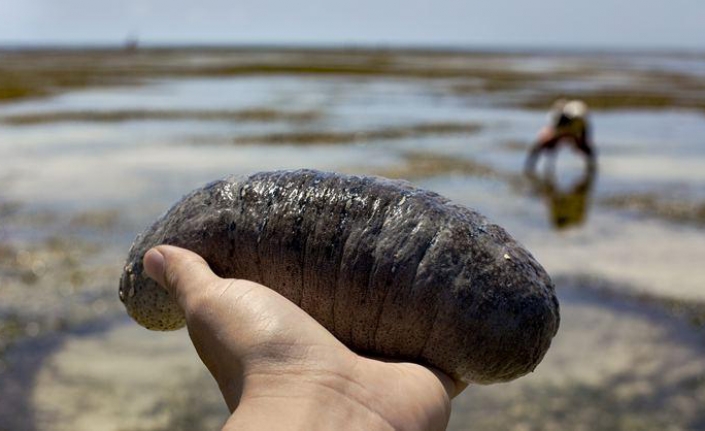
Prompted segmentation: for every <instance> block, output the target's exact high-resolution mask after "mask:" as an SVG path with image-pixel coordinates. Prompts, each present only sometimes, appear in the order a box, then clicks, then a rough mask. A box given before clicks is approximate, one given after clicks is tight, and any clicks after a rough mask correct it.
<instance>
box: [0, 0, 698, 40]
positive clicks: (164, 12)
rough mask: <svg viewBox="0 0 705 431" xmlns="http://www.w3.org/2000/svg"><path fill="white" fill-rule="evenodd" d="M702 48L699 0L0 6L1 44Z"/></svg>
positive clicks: (36, 2)
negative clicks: (133, 38)
mask: <svg viewBox="0 0 705 431" xmlns="http://www.w3.org/2000/svg"><path fill="white" fill-rule="evenodd" d="M131 34H134V35H137V36H138V37H139V39H140V41H142V42H144V43H157V44H161V43H196V44H204V43H225V44H230V43H235V44H242V43H245V44H248V43H275V44H298V43H304V44H326V45H330V44H333V45H337V44H348V45H362V44H365V45H367V44H376V45H400V44H401V45H419V44H420V45H451V46H461V47H463V46H465V47H473V46H480V47H482V46H489V47H492V46H508V47H512V46H516V47H536V46H539V47H541V46H547V47H586V48H591V47H592V48H605V47H621V48H675V49H698V50H705V0H668V1H666V0H664V1H657V0H584V1H582V2H577V1H571V0H562V1H559V0H545V1H533V2H532V1H528V0H485V1H482V2H477V1H471V0H465V1H461V0H436V1H431V0H354V1H347V2H338V1H333V0H298V1H282V0H279V1H275V0H197V1H185V0H121V1H117V0H111V1H106V0H104V1H100V0H0V43H2V44H8V43H12V44H16V43H52V44H64V43H81V44H85V43H99V44H103V43H120V42H122V41H124V40H125V39H126V38H127V36H128V35H131Z"/></svg>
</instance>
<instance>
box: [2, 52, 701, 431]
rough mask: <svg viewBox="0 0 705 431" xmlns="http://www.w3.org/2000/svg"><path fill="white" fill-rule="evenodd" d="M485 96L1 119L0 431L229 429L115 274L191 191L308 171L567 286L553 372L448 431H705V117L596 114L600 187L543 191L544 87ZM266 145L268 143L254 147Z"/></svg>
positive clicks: (563, 170) (40, 103)
mask: <svg viewBox="0 0 705 431" xmlns="http://www.w3.org/2000/svg"><path fill="white" fill-rule="evenodd" d="M194 55H195V54H194ZM407 56H408V57H409V58H407V59H406V61H408V62H413V61H417V62H424V61H428V59H427V58H425V57H423V56H420V57H419V58H414V55H413V54H407ZM459 57H460V58H459V59H458V58H455V60H454V61H456V62H459V63H462V62H467V63H469V64H470V63H472V64H475V63H473V62H476V63H477V62H478V61H479V60H477V59H463V58H462V55H460V56H459ZM449 63H450V60H448V61H447V62H446V63H444V64H446V65H447V64H449ZM615 64H616V65H617V66H615ZM691 64H697V67H695V69H694V70H695V72H693V73H692V74H693V75H695V76H699V72H697V70H700V69H698V67H700V68H702V66H703V64H705V60H703V59H700V60H698V59H697V58H688V59H687V60H684V59H678V58H671V57H661V56H653V57H648V56H643V55H639V56H633V57H628V56H627V57H626V58H622V57H611V56H600V55H595V56H587V57H586V56H582V57H578V58H573V57H561V58H555V57H552V56H542V55H534V56H523V57H518V58H517V57H515V56H511V55H507V56H506V58H503V57H502V56H498V57H496V58H494V59H493V60H492V61H487V62H485V63H481V65H482V66H483V67H484V69H486V70H490V71H491V70H493V68H495V69H497V70H500V71H501V70H502V69H503V68H507V67H513V68H516V69H521V70H525V71H530V72H532V73H537V74H551V73H558V72H560V71H565V70H573V71H576V70H577V71H580V70H581V69H582V68H585V67H590V68H593V69H595V68H597V70H598V71H599V72H600V73H599V74H597V75H598V76H599V78H595V79H593V80H590V79H588V78H585V77H579V78H573V79H575V80H576V82H578V83H581V84H580V85H576V87H579V88H581V89H582V88H598V87H599V86H600V85H602V84H604V82H605V81H604V77H605V76H607V75H610V74H612V75H619V76H620V78H619V80H626V81H627V82H628V81H629V80H628V78H629V77H632V78H633V80H634V81H635V82H637V83H638V79H637V78H638V76H641V75H638V76H637V75H634V74H636V73H639V74H641V73H642V72H643V71H644V70H647V71H648V70H659V71H663V70H666V71H668V72H672V73H675V72H679V71H681V69H683V68H689V66H690V65H691ZM619 65H621V68H619V67H618V66H619ZM600 67H602V69H600ZM625 77H626V78H625ZM472 79H473V78H472V77H470V76H469V77H467V78H466V79H464V78H458V77H452V78H444V79H419V78H414V79H407V78H403V79H402V78H399V77H396V78H395V77H389V76H385V77H374V76H372V77H360V76H357V77H352V76H346V75H340V76H325V77H323V76H315V75H309V76H299V75H297V76H293V75H275V76H234V77H233V76H231V77H218V78H204V77H189V78H183V79H174V78H168V77H164V78H162V79H159V78H151V79H150V80H149V81H147V82H143V83H142V85H139V86H131V87H120V88H114V87H101V88H97V87H89V88H85V89H81V90H76V91H68V92H64V93H61V94H58V95H56V96H54V97H50V98H37V99H28V100H20V101H15V102H12V103H5V104H3V105H0V246H2V247H0V261H1V262H2V265H1V266H0V323H2V326H0V329H2V330H1V331H0V337H1V338H2V339H0V401H2V402H0V430H3V431H7V430H20V431H21V430H35V429H36V430H63V429H67V430H68V429H71V430H82V429H86V430H88V429H90V430H102V429H105V430H123V431H124V430H159V429H198V428H214V427H215V426H216V425H213V424H214V423H215V424H217V423H218V421H221V420H222V419H223V417H224V415H225V414H226V412H225V410H224V406H223V405H222V403H221V401H220V399H219V396H218V392H217V389H215V387H214V386H213V384H212V382H210V380H209V379H208V377H207V375H205V374H204V373H203V369H202V367H201V365H200V364H199V362H198V360H197V358H196V357H195V354H194V352H193V349H192V347H190V345H189V342H188V339H187V337H186V334H185V332H183V331H180V332H177V333H173V334H169V335H164V334H160V333H152V332H149V331H146V330H142V329H141V328H139V327H137V326H136V325H135V324H134V323H132V322H131V321H129V320H128V319H126V318H125V317H124V311H123V310H122V305H121V304H120V303H119V301H118V299H117V294H116V291H117V278H118V277H119V273H120V270H121V265H122V262H123V259H124V258H125V255H126V253H127V249H128V248H129V245H130V242H131V240H132V239H133V238H134V236H135V235H136V234H137V233H138V232H139V231H141V230H142V229H143V228H144V227H145V226H146V225H148V224H149V223H150V222H151V220H153V219H154V218H155V217H157V216H158V215H159V214H161V213H162V212H163V211H164V210H166V209H167V208H168V206H169V205H170V204H171V203H173V202H174V201H175V200H177V199H178V198H179V197H180V196H182V195H183V194H184V193H186V192H188V191H190V190H191V189H193V188H195V187H198V186H201V185H203V184H204V183H206V182H209V181H211V180H213V179H215V178H219V177H222V176H225V175H227V174H233V173H234V174H239V173H250V172H254V171H259V170H270V169H292V168H299V167H307V168H317V169H324V170H337V171H342V172H347V173H361V174H382V175H389V176H395V177H401V178H407V179H409V180H410V181H412V182H414V183H415V184H417V185H419V186H422V187H425V188H429V189H432V190H434V191H437V192H439V193H441V194H444V195H446V196H448V197H450V198H452V199H453V200H455V201H457V202H459V203H462V204H465V205H468V206H470V207H473V208H476V209H478V210H479V211H480V212H482V213H484V214H485V215H487V216H488V217H489V218H490V219H492V220H493V221H495V222H497V223H498V224H500V225H502V226H505V227H506V228H507V229H508V230H509V231H510V232H511V233H512V235H514V236H515V237H516V238H517V239H518V240H520V241H521V242H522V243H524V244H525V245H526V246H527V247H528V248H529V249H530V250H531V251H532V253H533V254H534V255H535V256H536V257H537V258H538V260H539V261H540V262H541V263H542V264H543V265H545V267H546V268H547V269H548V271H549V272H550V273H551V274H552V276H553V277H554V278H556V280H557V284H558V289H559V296H560V299H561V304H562V318H563V325H562V328H561V331H560V332H559V336H558V337H557V338H556V341H555V343H554V346H553V347H552V348H551V350H550V351H549V354H548V355H547V357H546V360H545V362H544V363H543V364H542V365H540V366H539V368H538V371H537V372H536V373H535V374H533V375H531V376H528V377H525V378H522V379H520V380H518V381H517V382H512V383H509V384H506V385H501V386H494V387H488V388H470V389H468V390H467V391H466V393H464V394H463V395H461V396H460V397H459V398H458V399H457V400H455V401H454V413H453V416H452V419H451V426H450V429H453V430H465V429H468V430H469V429H473V430H476V429H487V430H491V429H517V430H532V429H614V430H622V429H624V430H627V429H629V430H631V429H639V430H641V429H674V430H680V429H683V430H686V429H705V414H704V413H703V412H702V411H701V409H699V408H698V407H697V406H698V405H702V401H703V400H705V384H703V382H705V369H703V364H705V362H704V361H703V359H705V356H704V353H705V352H703V347H702V346H703V345H705V344H704V343H703V342H704V341H705V334H704V333H703V328H702V322H705V318H703V317H702V316H705V307H703V306H702V304H705V289H703V288H702V286H705V267H703V265H702V260H703V257H704V256H705V229H704V228H705V215H700V213H698V208H699V206H700V205H704V204H703V203H704V202H705V142H704V141H703V137H704V136H705V115H704V114H703V112H702V111H698V110H686V109H682V108H679V109H647V110H644V109H639V110H637V109H630V110H610V111H595V112H593V113H592V118H593V120H594V129H595V136H596V142H597V146H598V151H599V162H600V163H599V170H598V173H597V175H596V176H595V177H592V178H584V177H583V175H582V164H583V162H582V160H580V159H579V158H577V156H575V155H574V154H572V153H570V152H569V151H565V152H561V153H560V154H559V158H558V162H557V163H558V164H557V167H556V171H557V174H556V177H555V178H551V177H547V178H545V179H544V180H543V181H539V182H534V183H532V182H531V181H529V180H528V179H527V178H525V177H524V176H523V175H522V173H521V172H522V166H523V161H524V157H525V154H526V151H527V149H528V148H529V145H530V144H531V141H532V139H533V138H534V136H535V134H536V132H537V131H538V129H539V128H540V127H541V126H542V125H543V123H544V122H545V121H546V114H545V112H544V111H538V110H526V109H523V108H520V107H517V106H518V105H517V106H512V105H511V103H510V104H508V103H507V102H508V101H510V102H511V101H521V100H522V97H524V95H525V94H530V93H532V92H535V91H537V90H536V88H534V87H532V84H531V83H525V84H522V85H523V86H522V85H520V86H519V87H518V88H511V89H507V90H502V91H498V92H478V93H473V94H468V93H458V92H455V91H452V88H453V87H454V86H456V85H458V83H459V82H461V83H463V82H465V81H466V80H467V81H468V82H470V81H472ZM619 80H612V81H610V82H611V85H614V83H615V82H616V81H619ZM465 83H467V82H465ZM541 85H542V86H543V87H545V86H549V87H550V86H551V85H552V84H551V83H550V82H548V83H547V82H543V83H542V84H541ZM571 85H572V84H571ZM561 86H566V83H565V81H556V83H555V87H556V88H559V89H561V91H564V90H565V89H564V88H562V87H561ZM633 90H634V91H638V86H636V87H635V88H634V89H633ZM542 91H543V90H542ZM247 110H249V111H248V112H250V113H251V112H253V111H256V110H259V111H258V112H260V113H261V112H262V111H263V110H266V111H267V112H269V113H270V114H271V113H272V112H274V113H276V115H269V114H268V115H249V116H245V115H243V112H244V111H247ZM175 111H179V112H181V114H179V115H180V116H179V117H178V119H174V117H173V116H172V117H169V115H172V114H169V112H175ZM87 112H101V113H104V114H105V115H103V116H98V117H96V116H93V117H91V116H89V115H84V117H82V116H81V113H87ZM164 112H166V113H167V114H164ZM184 112H186V114H184ZM188 112H211V113H217V114H218V115H216V116H215V117H208V116H197V115H194V118H188ZM302 112H304V113H311V115H306V116H304V117H292V116H291V115H288V114H291V113H302ZM67 113H68V114H71V115H69V116H67V115H66V114H67ZM126 113H127V114H129V115H126ZM135 113H136V114H135ZM150 113H151V114H150ZM155 113H157V114H155ZM231 114H232V115H235V117H236V118H237V120H233V119H229V118H228V115H231ZM62 115H63V117H62ZM150 115H151V116H150ZM23 116H24V117H23ZM28 116H33V118H31V121H29V120H28V118H29V117H28ZM142 117H144V118H142ZM22 118H24V120H23V121H25V122H24V123H23V122H22V121H18V119H22ZM62 118H63V119H62ZM67 118H68V119H67ZM116 118H117V119H119V120H116ZM170 118H171V119H170ZM294 118H296V119H294ZM419 125H422V126H425V127H426V129H423V128H419ZM459 125H477V130H475V129H472V128H465V129H463V128H460V127H458V126H459ZM390 130H393V131H394V132H393V133H390V132H389V131H390ZM420 130H421V131H423V133H421V132H420ZM324 134H325V139H322V138H321V136H324ZM272 136H274V137H275V138H276V139H270V138H272ZM294 136H298V137H297V138H296V139H294ZM301 136H308V137H311V141H310V142H306V141H305V139H302V138H300V137H301ZM340 136H345V139H342V141H341V142H335V139H339V138H340ZM350 136H353V137H354V139H353V138H350ZM336 137H338V138H336ZM255 138H256V139H255ZM253 139H255V140H256V141H257V142H265V141H266V142H269V141H271V142H272V143H271V144H270V143H268V144H266V145H265V144H259V145H256V144H243V143H242V142H247V141H248V140H249V141H250V142H252V141H253ZM287 139H289V141H287ZM645 195H646V196H647V197H648V198H649V199H650V200H649V201H648V202H650V204H649V205H643V204H642V205H637V204H638V203H639V202H643V201H644V199H645V198H644V196H645ZM634 202H636V203H637V204H634ZM703 208H705V206H703ZM704 214H705V213H704ZM674 304H675V305H674ZM683 310H687V313H686V312H684V311H683ZM699 313H702V314H699ZM698 319H703V320H698ZM693 322H696V323H693ZM697 322H700V323H697ZM635 364H636V365H635ZM194 385H195V386H194ZM192 387H198V388H199V391H201V392H202V396H200V397H199V402H195V401H194V399H193V397H192V396H191V395H189V389H188V388H192ZM201 392H199V393H201ZM89 393H90V396H89V397H87V394H89ZM174 394H176V395H174ZM698 403H700V404H698ZM169 406H176V407H175V408H169ZM598 417H599V418H598Z"/></svg>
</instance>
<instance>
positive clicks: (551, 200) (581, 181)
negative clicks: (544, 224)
mask: <svg viewBox="0 0 705 431" xmlns="http://www.w3.org/2000/svg"><path fill="white" fill-rule="evenodd" d="M527 176H528V178H529V180H530V181H531V183H532V186H533V190H534V192H535V193H536V194H537V195H538V196H540V197H541V198H544V199H545V200H546V203H547V204H548V209H549V219H550V222H551V224H552V225H553V227H555V228H556V229H558V230H560V229H567V228H570V227H577V226H580V225H582V224H583V223H585V217H586V215H587V212H588V207H589V205H590V199H589V198H590V195H591V192H592V189H593V185H594V184H595V179H596V177H597V174H596V170H595V169H590V168H589V167H586V168H585V170H584V172H583V175H582V176H581V177H580V178H578V179H577V180H576V181H574V182H572V183H571V184H569V185H568V186H562V185H561V184H560V182H559V181H558V179H557V177H556V173H555V171H554V170H547V171H546V172H545V173H544V174H543V175H542V176H539V175H537V174H534V173H531V174H528V175H527Z"/></svg>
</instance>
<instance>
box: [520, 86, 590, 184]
mask: <svg viewBox="0 0 705 431" xmlns="http://www.w3.org/2000/svg"><path fill="white" fill-rule="evenodd" d="M549 119H550V120H549V121H550V123H549V125H548V126H545V127H544V128H542V129H541V131H540V132H539V137H538V140H537V141H536V143H535V144H534V146H533V147H532V148H531V151H530V152H529V156H528V157H527V159H526V165H525V170H526V172H527V173H533V172H534V169H535V168H536V163H537V161H538V158H539V156H540V155H541V153H543V152H546V153H547V154H548V155H550V156H551V158H552V159H553V160H552V162H553V163H555V152H556V149H557V148H558V146H559V145H561V144H567V145H571V146H572V147H573V148H574V149H576V150H577V151H579V152H580V153H581V154H582V155H584V156H585V158H586V160H587V167H588V170H590V171H594V170H595V167H596V154H595V149H594V146H593V143H592V136H591V131H590V123H589V118H588V108H587V105H586V104H585V102H583V101H582V100H566V99H559V100H557V101H555V102H554V103H553V107H552V108H551V112H550V114H549Z"/></svg>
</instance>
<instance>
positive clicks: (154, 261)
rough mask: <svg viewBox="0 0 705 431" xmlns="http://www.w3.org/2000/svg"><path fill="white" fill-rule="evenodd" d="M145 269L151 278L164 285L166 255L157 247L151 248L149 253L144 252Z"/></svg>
mask: <svg viewBox="0 0 705 431" xmlns="http://www.w3.org/2000/svg"><path fill="white" fill-rule="evenodd" d="M142 263H143V265H144V271H145V272H146V273H147V275H148V276H149V278H151V279H152V280H154V281H156V282H157V283H159V285H160V286H162V287H165V286H164V267H165V263H164V255H163V254H161V253H160V252H159V250H157V249H156V248H152V249H149V250H148V251H147V253H145V254H144V260H143V262H142Z"/></svg>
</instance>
